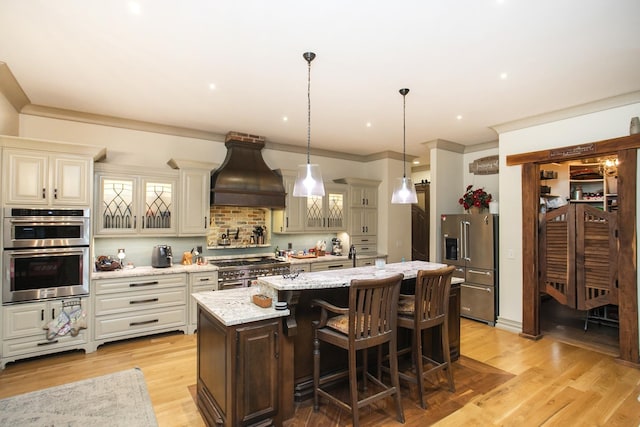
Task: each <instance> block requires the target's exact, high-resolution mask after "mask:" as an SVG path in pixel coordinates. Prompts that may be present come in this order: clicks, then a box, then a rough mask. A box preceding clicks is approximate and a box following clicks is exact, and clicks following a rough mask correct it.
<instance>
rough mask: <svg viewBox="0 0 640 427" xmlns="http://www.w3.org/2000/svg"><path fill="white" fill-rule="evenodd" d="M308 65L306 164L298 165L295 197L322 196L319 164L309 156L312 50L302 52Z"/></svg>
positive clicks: (322, 189) (294, 188)
mask: <svg viewBox="0 0 640 427" xmlns="http://www.w3.org/2000/svg"><path fill="white" fill-rule="evenodd" d="M302 56H303V58H304V59H305V60H306V61H307V64H308V66H309V74H308V77H307V105H308V109H307V164H306V165H298V176H297V177H296V182H295V183H294V185H293V195H294V196H295V197H308V196H324V183H323V182H322V173H321V172H320V166H319V165H317V164H311V162H310V161H309V157H310V154H311V61H313V59H314V58H315V57H316V54H315V53H313V52H305V53H304V54H302Z"/></svg>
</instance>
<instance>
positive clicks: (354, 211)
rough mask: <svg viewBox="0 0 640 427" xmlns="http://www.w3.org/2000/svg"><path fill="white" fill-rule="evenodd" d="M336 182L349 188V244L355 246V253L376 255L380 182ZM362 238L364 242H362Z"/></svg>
mask: <svg viewBox="0 0 640 427" xmlns="http://www.w3.org/2000/svg"><path fill="white" fill-rule="evenodd" d="M336 182H338V183H343V184H347V185H348V187H349V228H348V232H349V235H350V236H351V239H352V241H351V243H352V244H354V245H356V253H361V254H362V253H366V254H376V253H377V235H378V185H379V184H380V181H374V180H368V179H360V178H342V179H337V180H336ZM363 238H365V239H366V241H362V239H363ZM360 245H365V246H360ZM358 250H360V251H358Z"/></svg>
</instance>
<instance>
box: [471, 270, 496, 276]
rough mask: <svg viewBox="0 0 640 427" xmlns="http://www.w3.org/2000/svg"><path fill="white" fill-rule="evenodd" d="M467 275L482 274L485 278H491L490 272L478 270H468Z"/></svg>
mask: <svg viewBox="0 0 640 427" xmlns="http://www.w3.org/2000/svg"><path fill="white" fill-rule="evenodd" d="M467 272H468V273H473V274H484V275H485V276H491V272H490V271H478V270H468V271H467Z"/></svg>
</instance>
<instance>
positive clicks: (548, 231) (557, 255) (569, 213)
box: [538, 204, 618, 310]
mask: <svg viewBox="0 0 640 427" xmlns="http://www.w3.org/2000/svg"><path fill="white" fill-rule="evenodd" d="M616 233H617V217H616V213H615V212H604V211H602V210H600V209H596V208H594V207H591V206H589V205H587V204H569V205H565V206H563V207H561V208H559V209H556V210H553V211H551V212H548V213H546V214H545V215H544V216H543V217H542V219H541V221H540V232H539V239H538V242H539V253H538V254H539V257H538V259H539V271H540V289H542V290H544V291H545V292H546V293H547V294H549V295H550V296H552V297H553V298H554V299H555V300H557V301H558V302H559V303H561V304H563V305H566V306H568V307H571V308H575V309H578V310H588V309H590V308H595V307H600V306H603V305H607V304H617V303H618V274H617V273H618V272H617V267H616V266H617V256H618V239H617V234H616Z"/></svg>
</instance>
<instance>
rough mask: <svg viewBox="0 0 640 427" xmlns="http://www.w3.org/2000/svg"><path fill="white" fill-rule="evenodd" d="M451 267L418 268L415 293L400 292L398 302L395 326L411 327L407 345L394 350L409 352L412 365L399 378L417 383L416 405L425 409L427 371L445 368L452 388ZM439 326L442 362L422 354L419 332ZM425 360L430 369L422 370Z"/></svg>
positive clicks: (399, 352) (434, 371)
mask: <svg viewBox="0 0 640 427" xmlns="http://www.w3.org/2000/svg"><path fill="white" fill-rule="evenodd" d="M454 270H455V267H454V266H448V267H443V268H440V269H437V270H419V271H418V274H417V277H416V287H415V293H414V294H413V295H400V298H399V302H398V328H406V329H410V330H411V332H412V333H411V347H407V348H404V349H401V350H398V355H399V356H400V355H402V354H406V353H408V352H411V354H412V361H413V367H412V371H410V372H400V373H399V376H400V379H401V380H405V381H409V382H411V383H413V384H416V385H417V388H418V397H419V399H420V406H422V408H426V404H425V401H424V380H425V378H427V377H428V376H430V375H431V374H434V373H437V372H439V371H445V372H446V374H447V380H448V383H449V391H451V392H454V391H455V384H454V381H453V372H452V370H451V354H450V350H449V327H448V321H447V320H448V314H449V294H450V292H451V278H452V276H453V271H454ZM433 328H437V329H439V332H440V336H441V340H440V341H441V351H442V355H443V359H444V360H442V361H437V360H435V359H434V358H432V357H429V356H426V355H424V354H423V351H422V348H423V346H422V334H423V332H424V331H425V330H427V329H433ZM425 362H426V363H427V364H428V365H429V366H431V368H429V369H427V370H425V369H424V366H425V365H424V364H425Z"/></svg>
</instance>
